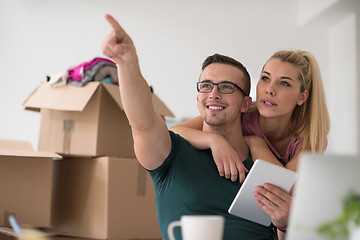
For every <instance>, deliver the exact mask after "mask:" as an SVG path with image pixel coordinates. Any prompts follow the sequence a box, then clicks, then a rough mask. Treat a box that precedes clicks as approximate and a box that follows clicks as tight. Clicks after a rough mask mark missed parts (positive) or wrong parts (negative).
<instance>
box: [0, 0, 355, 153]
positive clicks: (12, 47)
mask: <svg viewBox="0 0 360 240" xmlns="http://www.w3.org/2000/svg"><path fill="white" fill-rule="evenodd" d="M314 9H315V10H316V11H315V10H314ZM337 9H339V10H337ZM359 9H360V7H359V3H358V1H356V0H343V1H335V0H332V1H331V2H330V3H329V1H324V0H317V1H310V0H298V1H295V0H293V1H289V0H271V1H268V0H253V1H245V0H226V1H215V0H207V1H205V0H197V1H193V0H182V1H174V0H173V1H168V0H152V1H146V0H126V1H125V0H104V1H100V0H86V1H85V0H77V1H70V0H62V1H49V0H12V1H5V0H0V70H1V71H0V72H1V75H2V77H1V80H0V81H1V87H0V112H1V120H0V123H1V124H0V138H2V139H14V140H26V141H30V142H31V144H32V145H33V146H34V147H35V148H36V147H37V141H38V132H39V124H40V117H39V114H38V113H33V112H28V111H25V110H24V109H23V106H22V103H23V101H24V100H25V99H26V97H27V96H28V95H29V94H30V93H31V92H32V91H33V90H34V89H35V87H36V86H37V85H38V84H39V83H40V82H41V81H44V80H45V78H46V75H51V74H53V73H55V72H59V71H65V70H66V69H67V68H69V67H71V66H74V65H77V64H80V63H81V62H84V61H88V60H90V59H92V58H93V57H96V56H101V51H100V44H101V41H102V39H103V38H104V36H105V35H106V34H107V33H108V32H109V31H110V27H109V26H108V24H107V22H106V21H105V20H104V18H103V15H104V14H105V13H111V14H113V15H114V16H115V17H116V18H117V19H118V20H119V22H120V23H121V24H122V25H123V27H124V28H125V29H126V30H127V32H128V33H129V34H130V36H131V37H132V38H133V40H134V42H135V45H136V47H137V51H138V55H139V58H140V65H141V69H142V72H143V75H144V76H145V78H146V79H147V81H148V82H149V84H150V85H152V86H153V87H154V90H155V92H156V93H157V94H158V95H159V96H160V98H161V99H162V100H164V101H165V102H166V103H167V105H168V106H169V107H170V109H171V110H172V111H173V112H174V113H175V115H176V117H177V118H176V119H175V120H177V121H179V120H181V119H184V118H189V117H193V116H196V115H197V108H196V88H195V82H196V80H197V78H198V76H199V73H200V67H201V63H202V61H203V60H204V59H205V58H206V57H207V56H208V55H211V54H213V53H215V52H218V53H221V54H226V55H230V56H232V57H234V58H236V59H238V60H240V61H242V62H243V63H244V64H245V65H246V66H247V68H248V70H249V72H250V74H251V77H252V84H253V88H252V92H251V96H252V97H253V98H255V97H256V96H255V85H256V82H257V80H258V77H259V73H260V69H261V67H262V65H263V64H264V62H265V61H266V60H267V59H268V58H269V57H270V56H271V54H272V53H273V52H274V51H276V50H279V49H304V50H308V51H310V52H312V53H313V54H314V55H315V56H316V57H317V59H318V61H319V64H320V67H321V70H322V73H323V76H324V82H325V86H326V90H327V92H328V93H329V94H328V95H327V98H328V103H329V110H330V113H331V120H332V129H331V134H330V135H329V148H328V151H332V152H356V151H357V149H359V146H360V143H359V140H358V139H359V133H360V130H359V124H358V122H359V115H360V114H359V110H358V108H359V107H358V106H359V102H360V100H359V98H358V97H357V94H356V93H357V91H359V88H360V87H359V86H358V84H357V81H356V79H358V78H359V72H357V71H356V69H357V68H358V69H359V62H358V61H359V60H358V59H359V51H357V50H356V49H357V48H358V46H357V42H358V41H356V38H358V37H359V33H358V30H357V29H356V26H358V25H359V20H358V18H359ZM310 10H311V11H310ZM330 19H331V21H330ZM334 19H335V20H334ZM357 28H359V27H357ZM344 51H346V52H344ZM347 53H349V54H347ZM339 57H341V58H339ZM344 59H345V60H344ZM340 86H341V87H340ZM340 100H341V104H340V106H339V101H340ZM339 112H340V114H339ZM343 119H346V120H347V122H346V125H344V124H342V121H343ZM354 128H355V129H357V130H356V131H354ZM340 132H341V133H343V134H342V135H341V136H342V137H341V139H339V138H338V133H340Z"/></svg>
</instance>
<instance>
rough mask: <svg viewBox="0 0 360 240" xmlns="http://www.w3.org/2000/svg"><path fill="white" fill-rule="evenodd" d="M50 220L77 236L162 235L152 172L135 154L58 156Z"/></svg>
mask: <svg viewBox="0 0 360 240" xmlns="http://www.w3.org/2000/svg"><path fill="white" fill-rule="evenodd" d="M54 164H55V165H54V170H55V171H54V179H55V180H54V202H53V215H52V217H53V219H52V225H53V227H54V228H55V229H57V230H59V231H61V232H65V235H68V236H73V237H83V238H94V239H107V240H115V239H116V240H121V239H160V238H162V237H161V233H160V230H159V226H158V221H157V215H156V206H155V196H154V188H153V184H152V180H151V178H150V176H149V174H148V173H147V172H146V171H145V170H144V169H143V168H142V167H141V166H140V164H139V163H138V161H137V160H136V159H135V158H116V157H99V158H79V157H77V158H64V159H62V160H59V161H55V162H54Z"/></svg>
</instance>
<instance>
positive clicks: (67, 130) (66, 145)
mask: <svg viewBox="0 0 360 240" xmlns="http://www.w3.org/2000/svg"><path fill="white" fill-rule="evenodd" d="M73 130H74V120H64V126H63V131H64V142H63V153H70V142H71V132H72V131H73Z"/></svg>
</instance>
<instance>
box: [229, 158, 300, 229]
mask: <svg viewBox="0 0 360 240" xmlns="http://www.w3.org/2000/svg"><path fill="white" fill-rule="evenodd" d="M296 177H297V174H296V172H294V171H291V170H288V169H286V168H283V167H280V166H277V165H275V164H272V163H269V162H266V161H264V160H260V159H257V160H256V161H255V163H254V165H253V166H252V168H251V170H250V171H249V174H248V175H247V177H246V178H245V181H244V183H243V184H242V186H241V187H240V190H239V192H238V193H237V195H236V197H235V198H234V200H233V202H232V204H231V206H230V208H229V213H230V214H233V215H235V216H238V217H241V218H245V219H247V220H250V221H253V222H256V223H259V224H262V225H265V226H269V225H270V224H271V218H270V216H269V215H268V214H267V213H266V212H265V211H263V210H262V209H261V208H260V207H259V206H258V205H257V204H256V198H255V196H254V192H255V189H256V187H257V186H261V185H264V183H271V184H273V185H275V186H277V187H279V188H281V189H283V190H285V191H287V192H289V191H290V190H291V187H292V186H293V185H294V183H295V180H296Z"/></svg>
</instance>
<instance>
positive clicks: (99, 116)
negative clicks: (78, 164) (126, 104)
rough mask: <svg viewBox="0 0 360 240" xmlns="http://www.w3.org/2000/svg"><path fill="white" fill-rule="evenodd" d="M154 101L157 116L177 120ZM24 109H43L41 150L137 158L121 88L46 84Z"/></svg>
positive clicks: (111, 85) (37, 90) (159, 103)
mask: <svg viewBox="0 0 360 240" xmlns="http://www.w3.org/2000/svg"><path fill="white" fill-rule="evenodd" d="M152 97H153V98H152V100H153V105H154V109H155V111H156V112H157V113H159V114H160V115H162V116H172V117H173V116H174V115H173V114H172V112H171V111H170V110H169V109H168V108H167V107H166V105H165V104H164V103H163V102H162V101H161V100H160V99H159V98H158V97H157V96H156V95H155V94H153V95H152ZM24 106H25V107H26V109H28V110H37V111H39V109H41V125H40V136H39V145H38V149H39V150H42V151H51V152H57V153H60V154H63V155H75V156H121V157H135V154H134V149H133V140H132V134H131V128H130V125H129V122H128V120H127V118H126V115H125V113H124V111H123V107H122V103H121V98H120V91H119V87H118V86H117V85H113V84H106V83H101V82H89V83H87V84H86V85H85V86H83V87H75V86H71V85H66V86H64V87H58V88H52V87H50V85H49V84H48V83H42V84H41V85H40V86H39V87H38V88H37V89H36V90H35V91H34V92H33V93H32V94H31V95H30V96H29V97H28V99H26V101H25V102H24Z"/></svg>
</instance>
